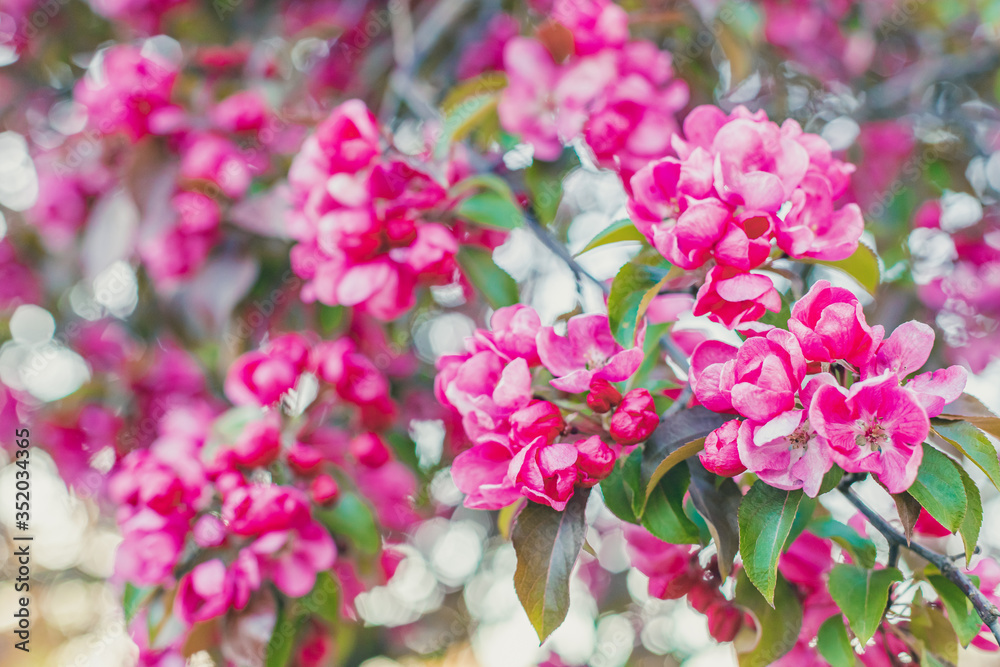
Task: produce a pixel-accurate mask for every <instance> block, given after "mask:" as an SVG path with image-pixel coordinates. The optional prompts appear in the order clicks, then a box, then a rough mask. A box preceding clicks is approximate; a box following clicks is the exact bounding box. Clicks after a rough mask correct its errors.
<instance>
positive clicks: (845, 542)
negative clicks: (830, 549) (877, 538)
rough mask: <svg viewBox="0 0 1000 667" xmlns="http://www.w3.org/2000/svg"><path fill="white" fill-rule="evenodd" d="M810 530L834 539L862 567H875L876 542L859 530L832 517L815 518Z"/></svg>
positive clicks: (819, 535) (815, 533)
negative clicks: (862, 534)
mask: <svg viewBox="0 0 1000 667" xmlns="http://www.w3.org/2000/svg"><path fill="white" fill-rule="evenodd" d="M809 532H811V533H812V534H814V535H816V537H822V538H825V539H828V540H833V541H834V542H836V543H837V545H838V546H840V547H841V548H842V549H844V550H845V551H847V553H849V554H850V555H851V559H852V560H853V561H854V562H855V563H857V564H858V565H860V566H861V567H866V568H872V567H875V557H876V555H877V553H878V552H877V550H876V549H875V543H874V542H872V541H871V540H869V539H868V538H867V537H862V536H861V535H860V534H859V533H858V531H856V530H854V529H853V528H851V527H850V526H848V525H846V524H843V523H841V522H839V521H837V520H836V519H833V518H832V517H828V516H826V517H822V518H819V519H815V520H814V521H812V522H811V523H810V524H809Z"/></svg>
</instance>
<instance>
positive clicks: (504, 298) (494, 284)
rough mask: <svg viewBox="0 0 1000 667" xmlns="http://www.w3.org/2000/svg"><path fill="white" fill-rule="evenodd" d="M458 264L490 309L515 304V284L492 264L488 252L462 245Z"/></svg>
mask: <svg viewBox="0 0 1000 667" xmlns="http://www.w3.org/2000/svg"><path fill="white" fill-rule="evenodd" d="M458 263H459V265H460V266H461V267H462V272H463V273H465V275H466V277H467V278H468V279H469V282H471V283H472V284H473V286H475V288H476V289H477V290H478V291H479V293H480V294H482V295H483V297H484V298H485V299H486V302H487V303H488V304H490V306H491V307H493V308H502V307H503V306H513V305H514V304H515V303H517V301H518V298H519V297H518V293H517V283H516V282H515V281H514V279H513V278H511V277H510V275H509V274H508V273H507V272H506V271H504V270H503V269H501V268H500V267H499V266H497V265H496V264H495V263H494V262H493V256H492V254H491V253H490V251H489V250H485V249H483V248H477V247H476V246H471V245H463V246H462V247H461V248H459V249H458Z"/></svg>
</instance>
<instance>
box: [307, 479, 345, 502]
mask: <svg viewBox="0 0 1000 667" xmlns="http://www.w3.org/2000/svg"><path fill="white" fill-rule="evenodd" d="M309 496H310V497H311V498H312V499H313V501H314V502H316V504H318V505H333V504H334V503H336V502H337V500H338V499H339V498H340V487H339V486H337V480H335V479H334V478H333V477H330V475H327V474H326V473H320V474H319V475H316V477H314V478H313V481H312V482H310V484H309Z"/></svg>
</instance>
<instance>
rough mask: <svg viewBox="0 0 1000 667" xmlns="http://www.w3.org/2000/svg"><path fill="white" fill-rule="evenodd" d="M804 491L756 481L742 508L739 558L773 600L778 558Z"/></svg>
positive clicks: (757, 585)
mask: <svg viewBox="0 0 1000 667" xmlns="http://www.w3.org/2000/svg"><path fill="white" fill-rule="evenodd" d="M801 501H802V491H801V490H799V491H783V490H781V489H776V488H774V487H773V486H768V485H767V484H765V483H764V482H762V481H760V480H757V481H756V482H754V485H753V486H752V487H750V490H749V491H748V492H747V495H746V496H744V497H743V502H742V503H740V509H739V524H740V557H741V558H742V559H743V568H744V569H745V570H746V573H747V576H748V577H749V578H750V581H752V582H753V584H754V586H756V587H757V590H759V591H760V592H761V593H762V594H763V595H764V598H765V599H766V600H767V602H768V604H773V602H774V586H775V582H776V581H777V577H778V557H779V556H780V555H781V550H782V548H783V547H784V545H785V541H786V540H787V539H788V535H789V533H791V531H792V523H793V522H794V521H795V513H796V511H798V508H799V503H800V502H801Z"/></svg>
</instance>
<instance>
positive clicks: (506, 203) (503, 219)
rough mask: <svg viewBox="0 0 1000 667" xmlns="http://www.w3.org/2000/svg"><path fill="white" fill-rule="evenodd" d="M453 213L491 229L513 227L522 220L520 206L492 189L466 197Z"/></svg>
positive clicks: (522, 215)
mask: <svg viewBox="0 0 1000 667" xmlns="http://www.w3.org/2000/svg"><path fill="white" fill-rule="evenodd" d="M455 214H456V215H458V216H459V217H461V218H465V219H466V220H471V221H472V222H475V223H477V224H480V225H483V226H484V227H490V228H492V229H514V228H515V227H520V226H521V223H522V222H523V221H524V212H523V211H522V210H521V207H520V206H518V205H517V204H516V203H515V202H513V201H511V200H510V199H509V198H507V197H505V196H503V195H502V194H500V193H498V192H494V191H492V190H487V191H485V192H480V193H478V194H474V195H472V196H471V197H466V198H465V199H463V200H462V201H461V202H459V204H458V206H457V207H456V208H455Z"/></svg>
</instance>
